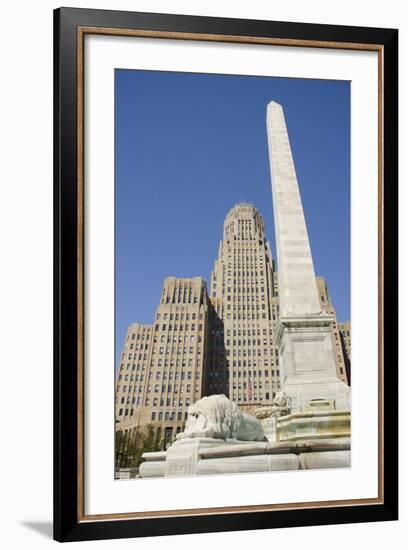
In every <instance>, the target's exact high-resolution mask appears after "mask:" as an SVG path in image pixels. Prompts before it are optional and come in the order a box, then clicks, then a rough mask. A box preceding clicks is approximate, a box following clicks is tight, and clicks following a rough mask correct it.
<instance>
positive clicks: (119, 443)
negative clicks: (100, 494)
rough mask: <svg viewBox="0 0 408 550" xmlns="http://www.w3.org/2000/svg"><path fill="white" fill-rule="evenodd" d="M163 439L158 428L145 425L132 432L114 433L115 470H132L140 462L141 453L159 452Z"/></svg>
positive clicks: (162, 445) (162, 446)
mask: <svg viewBox="0 0 408 550" xmlns="http://www.w3.org/2000/svg"><path fill="white" fill-rule="evenodd" d="M163 448H164V439H163V437H162V434H161V430H160V428H156V427H154V426H153V425H152V424H147V425H146V426H145V427H144V428H143V429H141V428H137V430H136V431H134V432H127V433H124V432H122V431H117V432H116V437H115V464H116V468H134V467H138V466H139V465H140V463H141V462H142V460H143V459H142V455H143V453H148V452H154V451H161V450H162V449H163Z"/></svg>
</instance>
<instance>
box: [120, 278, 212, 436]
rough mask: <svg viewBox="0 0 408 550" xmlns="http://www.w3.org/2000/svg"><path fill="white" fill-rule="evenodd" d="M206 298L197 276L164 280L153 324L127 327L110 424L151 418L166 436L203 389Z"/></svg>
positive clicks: (125, 427)
mask: <svg viewBox="0 0 408 550" xmlns="http://www.w3.org/2000/svg"><path fill="white" fill-rule="evenodd" d="M208 310H209V298H208V294H207V287H206V283H205V281H204V280H203V279H202V278H201V277H195V278H193V279H178V278H175V277H169V278H167V279H166V280H165V282H164V286H163V291H162V295H161V298H160V303H159V306H158V307H157V309H156V315H155V323H154V325H140V324H133V325H131V326H130V327H129V329H128V332H127V335H126V340H125V345H124V349H123V353H122V356H121V363H120V368H119V374H118V378H117V387H116V429H117V430H122V431H125V432H126V431H132V430H136V429H137V428H138V427H140V426H144V425H146V424H150V423H151V424H153V425H155V426H157V427H159V428H160V429H161V430H162V434H163V435H164V437H165V439H166V440H167V441H171V440H172V438H173V437H174V435H175V434H176V433H178V432H179V431H180V430H181V429H182V427H183V425H184V422H185V419H186V418H187V410H188V407H189V406H190V404H191V403H194V402H195V401H197V400H198V399H201V397H202V396H203V394H204V391H203V390H204V384H205V378H204V375H205V368H204V366H205V364H206V361H207V347H208V335H209V331H208Z"/></svg>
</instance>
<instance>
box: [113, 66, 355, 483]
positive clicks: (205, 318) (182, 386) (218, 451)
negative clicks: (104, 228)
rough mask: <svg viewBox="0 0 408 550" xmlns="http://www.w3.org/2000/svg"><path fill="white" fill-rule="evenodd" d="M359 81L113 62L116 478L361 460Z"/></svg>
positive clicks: (323, 466) (289, 468)
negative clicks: (356, 216) (354, 357)
mask: <svg viewBox="0 0 408 550" xmlns="http://www.w3.org/2000/svg"><path fill="white" fill-rule="evenodd" d="M350 84H351V83H350V81H348V80H331V79H308V78H284V77H271V76H256V75H255V76H248V75H238V74H237V75H233V74H205V73H192V72H176V71H157V70H130V69H121V68H115V71H114V128H115V132H114V148H115V151H114V162H115V166H114V172H115V173H114V245H115V266H114V267H115V277H114V280H115V283H114V285H115V290H114V293H115V358H114V364H112V375H113V380H114V406H113V407H112V430H114V433H115V457H114V470H115V471H114V473H113V472H112V475H113V474H114V477H115V480H118V481H119V482H120V480H129V479H134V480H140V479H145V478H146V479H148V478H159V477H163V478H171V477H179V476H202V475H211V476H213V475H220V474H223V475H226V474H228V475H231V474H250V473H253V472H270V473H271V474H273V473H274V472H282V471H292V470H312V469H327V468H331V469H338V468H350V466H351V460H352V454H351V450H352V449H351V443H350V442H351V408H352V400H351V388H352V367H351V365H352V361H351V332H352V328H351V327H352V320H351V299H350V284H351V283H350V139H351V138H350V135H351V129H350ZM106 406H112V405H111V404H109V403H107V404H106Z"/></svg>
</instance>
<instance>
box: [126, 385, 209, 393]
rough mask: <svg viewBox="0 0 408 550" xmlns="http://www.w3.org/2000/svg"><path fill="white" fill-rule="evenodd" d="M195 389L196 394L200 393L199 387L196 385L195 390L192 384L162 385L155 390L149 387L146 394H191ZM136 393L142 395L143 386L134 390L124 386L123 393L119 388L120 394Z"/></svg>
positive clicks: (155, 387) (156, 386)
mask: <svg viewBox="0 0 408 550" xmlns="http://www.w3.org/2000/svg"><path fill="white" fill-rule="evenodd" d="M193 389H194V391H195V392H198V391H199V386H198V385H195V386H194V388H193V386H192V384H186V385H185V384H180V386H179V385H178V384H174V385H173V384H161V387H160V384H155V386H154V389H153V386H147V388H146V393H152V392H153V391H154V393H159V392H161V393H166V392H167V393H171V392H174V393H179V391H180V393H184V392H186V393H191V391H192V390H193ZM128 391H129V392H134V393H142V392H143V386H137V387H134V388H132V387H131V386H129V389H128V386H127V385H124V386H122V391H120V388H119V393H127V392H128Z"/></svg>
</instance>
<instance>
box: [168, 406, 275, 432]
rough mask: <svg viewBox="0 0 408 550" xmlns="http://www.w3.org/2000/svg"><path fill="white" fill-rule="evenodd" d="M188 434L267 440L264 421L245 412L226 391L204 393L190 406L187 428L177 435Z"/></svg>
mask: <svg viewBox="0 0 408 550" xmlns="http://www.w3.org/2000/svg"><path fill="white" fill-rule="evenodd" d="M187 437H211V438H214V439H224V440H225V439H238V440H241V441H264V440H265V435H264V432H263V429H262V426H261V423H260V422H259V421H258V420H257V419H256V418H255V417H253V416H251V415H249V414H246V413H244V412H242V411H241V410H240V409H239V408H238V407H237V405H236V404H235V403H233V402H232V401H231V400H230V399H228V397H226V396H225V395H210V396H208V397H203V398H202V399H200V400H199V401H197V402H196V403H194V404H193V405H191V406H190V407H189V409H188V418H187V422H186V427H185V430H184V432H181V433H179V434H178V435H177V439H183V438H187Z"/></svg>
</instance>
